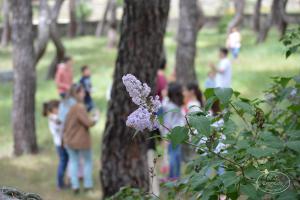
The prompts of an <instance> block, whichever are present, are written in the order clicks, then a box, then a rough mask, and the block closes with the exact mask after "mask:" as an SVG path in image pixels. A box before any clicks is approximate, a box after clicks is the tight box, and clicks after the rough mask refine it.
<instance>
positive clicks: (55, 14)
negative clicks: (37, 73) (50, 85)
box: [46, 0, 65, 79]
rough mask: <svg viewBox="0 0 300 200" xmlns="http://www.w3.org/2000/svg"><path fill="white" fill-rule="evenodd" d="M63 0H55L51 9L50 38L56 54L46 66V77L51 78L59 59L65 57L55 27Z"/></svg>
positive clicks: (63, 48)
mask: <svg viewBox="0 0 300 200" xmlns="http://www.w3.org/2000/svg"><path fill="white" fill-rule="evenodd" d="M63 2H64V0H56V2H55V5H54V7H53V9H52V11H51V23H50V38H51V40H52V41H53V43H54V46H55V49H56V54H55V56H54V58H53V60H52V62H51V64H50V65H49V67H48V72H47V77H46V78H47V79H53V78H54V76H55V73H56V67H57V65H58V63H59V62H60V61H62V59H63V58H64V57H65V47H64V45H63V43H62V41H61V38H60V35H59V31H58V29H57V18H58V15H59V11H60V8H61V6H62V4H63Z"/></svg>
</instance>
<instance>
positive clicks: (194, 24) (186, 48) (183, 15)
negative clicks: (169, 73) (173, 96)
mask: <svg viewBox="0 0 300 200" xmlns="http://www.w3.org/2000/svg"><path fill="white" fill-rule="evenodd" d="M203 19H204V15H203V12H202V9H201V7H200V6H199V5H198V1H197V0H180V18H179V27H178V33H177V51H176V80H177V81H178V82H179V83H181V84H184V85H185V84H187V83H188V82H193V81H194V82H197V76H196V71H195V66H194V65H195V56H196V42H197V35H198V31H199V29H200V28H201V27H202V25H203V22H204V20H203Z"/></svg>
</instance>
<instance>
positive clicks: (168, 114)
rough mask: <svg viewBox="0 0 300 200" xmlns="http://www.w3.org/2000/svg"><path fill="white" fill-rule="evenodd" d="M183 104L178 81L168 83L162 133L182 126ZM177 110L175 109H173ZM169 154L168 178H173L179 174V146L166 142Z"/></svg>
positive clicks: (183, 121)
mask: <svg viewBox="0 0 300 200" xmlns="http://www.w3.org/2000/svg"><path fill="white" fill-rule="evenodd" d="M182 106H183V94H182V86H181V85H180V84H178V83H170V84H169V86H168V99H165V100H164V102H163V110H164V113H165V115H164V126H165V127H166V128H162V131H161V132H162V133H163V134H167V133H168V132H169V130H170V129H172V128H175V127H176V126H184V125H185V119H184V115H183V113H182V112H181V107H182ZM175 110H177V111H175ZM168 154H169V164H170V166H169V168H170V172H169V178H170V179H171V180H175V179H177V178H179V176H180V165H181V146H180V145H177V146H175V147H173V145H172V143H169V144H168Z"/></svg>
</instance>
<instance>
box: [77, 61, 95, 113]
mask: <svg viewBox="0 0 300 200" xmlns="http://www.w3.org/2000/svg"><path fill="white" fill-rule="evenodd" d="M79 82H80V84H81V85H82V87H83V88H84V91H85V96H84V104H85V106H86V109H87V111H88V112H90V111H91V110H92V109H93V108H94V102H93V99H92V97H91V92H92V82H91V71H90V69H89V67H88V66H87V65H84V66H82V67H81V79H80V81H79Z"/></svg>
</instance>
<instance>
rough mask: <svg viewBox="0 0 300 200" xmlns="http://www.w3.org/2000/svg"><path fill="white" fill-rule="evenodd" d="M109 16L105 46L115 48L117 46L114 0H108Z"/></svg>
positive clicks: (115, 6)
mask: <svg viewBox="0 0 300 200" xmlns="http://www.w3.org/2000/svg"><path fill="white" fill-rule="evenodd" d="M110 1H111V6H110V18H109V29H108V32H107V46H108V48H115V47H116V46H117V35H118V33H117V27H118V23H117V2H116V0H110Z"/></svg>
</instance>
